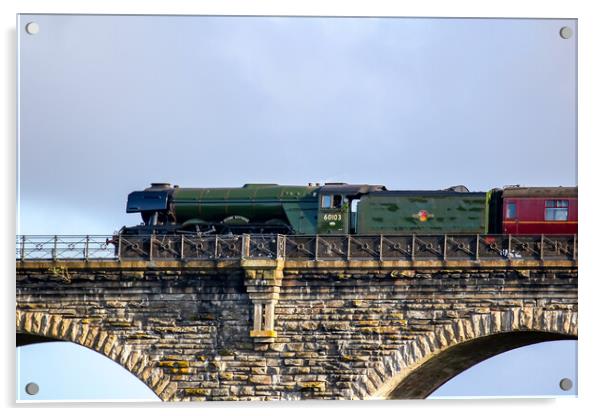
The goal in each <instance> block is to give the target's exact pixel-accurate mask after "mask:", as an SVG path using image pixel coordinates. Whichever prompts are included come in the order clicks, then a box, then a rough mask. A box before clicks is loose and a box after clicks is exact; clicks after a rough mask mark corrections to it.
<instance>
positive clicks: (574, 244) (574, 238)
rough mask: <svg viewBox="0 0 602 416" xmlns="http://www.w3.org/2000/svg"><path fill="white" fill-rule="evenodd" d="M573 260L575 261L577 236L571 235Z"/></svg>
mask: <svg viewBox="0 0 602 416" xmlns="http://www.w3.org/2000/svg"><path fill="white" fill-rule="evenodd" d="M573 260H577V234H573Z"/></svg>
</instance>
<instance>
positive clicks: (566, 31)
mask: <svg viewBox="0 0 602 416" xmlns="http://www.w3.org/2000/svg"><path fill="white" fill-rule="evenodd" d="M571 36H573V29H571V28H570V27H568V26H563V27H562V28H561V29H560V37H561V38H562V39H568V38H570V37H571Z"/></svg>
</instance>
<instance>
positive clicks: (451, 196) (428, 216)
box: [358, 191, 488, 234]
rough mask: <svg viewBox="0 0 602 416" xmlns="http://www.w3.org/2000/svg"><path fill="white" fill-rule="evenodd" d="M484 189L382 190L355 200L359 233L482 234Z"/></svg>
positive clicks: (484, 215) (485, 216)
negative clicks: (448, 190)
mask: <svg viewBox="0 0 602 416" xmlns="http://www.w3.org/2000/svg"><path fill="white" fill-rule="evenodd" d="M487 215H488V209H487V193H485V192H447V191H385V192H374V193H370V194H367V195H364V196H363V197H362V199H361V201H360V202H359V204H358V233H359V234H405V233H417V234H418V233H420V234H484V233H486V232H487V228H488V217H487Z"/></svg>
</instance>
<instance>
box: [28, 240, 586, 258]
mask: <svg viewBox="0 0 602 416" xmlns="http://www.w3.org/2000/svg"><path fill="white" fill-rule="evenodd" d="M275 258H283V259H287V260H300V261H302V260H345V261H346V260H381V261H384V260H406V261H414V260H444V261H445V260H474V261H476V260H481V259H511V260H552V259H553V260H577V236H576V235H517V236H515V235H475V234H472V235H467V234H458V235H453V234H442V235H415V234H414V235H309V236H308V235H279V234H257V235H256V234H242V235H212V236H191V235H132V236H128V235H122V236H110V235H86V236H25V235H22V236H17V240H16V259H17V260H18V261H28V260H86V261H88V260H147V261H152V260H236V259H275Z"/></svg>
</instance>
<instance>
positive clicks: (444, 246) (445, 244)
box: [443, 234, 447, 261]
mask: <svg viewBox="0 0 602 416" xmlns="http://www.w3.org/2000/svg"><path fill="white" fill-rule="evenodd" d="M443 261H447V234H443Z"/></svg>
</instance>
